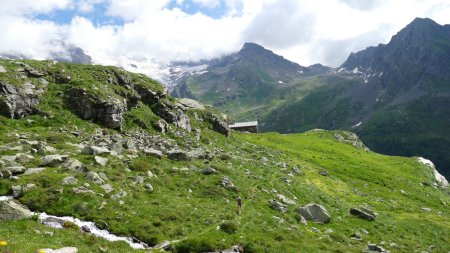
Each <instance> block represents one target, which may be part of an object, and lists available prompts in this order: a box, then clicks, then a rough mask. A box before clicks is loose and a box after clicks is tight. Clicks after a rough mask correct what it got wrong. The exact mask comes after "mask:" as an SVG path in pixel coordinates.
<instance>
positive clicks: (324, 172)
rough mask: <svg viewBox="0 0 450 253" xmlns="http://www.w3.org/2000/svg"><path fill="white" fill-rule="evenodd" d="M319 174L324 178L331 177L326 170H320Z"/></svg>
mask: <svg viewBox="0 0 450 253" xmlns="http://www.w3.org/2000/svg"><path fill="white" fill-rule="evenodd" d="M318 173H319V175H321V176H324V177H328V176H329V174H328V172H327V171H326V170H324V169H321V170H319V172H318Z"/></svg>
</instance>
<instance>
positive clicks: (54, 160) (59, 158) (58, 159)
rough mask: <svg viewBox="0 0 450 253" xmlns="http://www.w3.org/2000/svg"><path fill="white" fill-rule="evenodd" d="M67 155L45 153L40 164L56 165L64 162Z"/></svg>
mask: <svg viewBox="0 0 450 253" xmlns="http://www.w3.org/2000/svg"><path fill="white" fill-rule="evenodd" d="M68 158H69V156H67V155H46V156H44V157H42V165H44V166H49V167H56V166H59V165H61V164H62V163H64V162H65V161H66V160H67V159H68Z"/></svg>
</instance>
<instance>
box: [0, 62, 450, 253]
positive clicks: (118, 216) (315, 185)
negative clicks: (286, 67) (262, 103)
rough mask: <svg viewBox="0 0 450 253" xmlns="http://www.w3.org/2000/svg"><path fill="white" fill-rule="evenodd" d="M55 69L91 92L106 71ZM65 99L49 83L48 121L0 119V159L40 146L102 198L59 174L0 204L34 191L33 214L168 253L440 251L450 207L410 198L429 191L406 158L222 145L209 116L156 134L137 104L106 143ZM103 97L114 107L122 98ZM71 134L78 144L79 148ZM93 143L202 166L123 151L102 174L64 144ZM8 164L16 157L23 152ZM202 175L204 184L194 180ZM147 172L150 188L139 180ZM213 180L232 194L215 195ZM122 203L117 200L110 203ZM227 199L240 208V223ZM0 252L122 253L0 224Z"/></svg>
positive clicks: (65, 234) (272, 144)
mask: <svg viewBox="0 0 450 253" xmlns="http://www.w3.org/2000/svg"><path fill="white" fill-rule="evenodd" d="M1 64H2V65H7V64H4V63H3V62H1ZM36 64H41V63H39V62H37V63H36ZM63 66H64V68H66V69H71V70H70V71H73V73H78V75H79V76H80V78H81V77H82V76H94V75H95V76H96V77H95V78H100V79H98V80H99V82H101V83H102V85H104V84H105V83H107V79H108V77H109V75H108V74H105V73H110V72H109V71H110V68H109V67H100V66H92V72H90V70H91V69H90V67H89V66H78V65H73V66H72V65H63ZM102 69H103V70H104V71H105V73H103V74H102V71H101V70H102ZM130 75H131V74H130ZM0 78H1V76H0ZM115 85H116V84H108V86H113V87H114V86H115ZM148 85H149V87H150V86H151V85H153V83H150V84H148ZM66 88H68V86H65V85H59V84H57V83H54V82H50V83H49V84H48V87H47V89H46V93H45V94H44V96H42V102H41V104H40V106H41V107H40V108H41V109H42V110H44V111H46V112H51V115H53V116H52V117H47V118H44V117H42V116H38V115H34V116H29V117H27V118H24V119H16V120H13V119H8V118H5V117H0V123H1V124H0V157H1V156H3V155H14V154H15V153H17V152H18V151H14V150H10V149H8V148H5V147H6V146H15V145H18V144H17V142H19V141H20V135H23V134H26V135H27V137H28V140H29V141H32V140H45V141H46V142H47V143H48V144H49V145H51V146H53V147H55V148H56V149H57V153H59V154H67V155H69V156H70V157H71V158H75V159H78V160H79V161H81V162H83V164H85V165H86V166H87V168H88V169H89V170H90V171H94V172H97V173H104V174H105V175H106V177H107V178H108V180H107V183H109V184H110V185H111V186H112V187H113V189H114V190H113V191H112V192H111V193H106V192H105V191H104V190H103V189H102V188H101V187H100V186H99V185H97V184H95V183H93V182H91V181H89V180H87V179H86V176H85V174H82V173H77V172H73V171H69V170H66V169H61V168H47V169H46V170H45V171H44V172H42V173H41V174H34V175H27V176H20V177H19V178H18V179H17V180H15V181H10V180H6V179H1V180H0V194H1V195H4V194H11V190H10V189H11V186H12V185H26V184H30V183H33V184H36V186H37V188H36V189H34V190H31V191H29V192H26V193H25V194H24V196H23V197H21V198H20V199H19V201H20V202H22V203H23V204H26V205H27V206H29V207H30V208H31V209H33V210H34V211H39V212H47V213H49V214H54V215H71V216H75V217H77V218H80V219H83V220H89V221H94V222H95V223H96V224H97V225H98V226H99V227H102V228H107V229H108V230H109V231H111V232H112V233H114V234H117V235H123V236H135V237H137V238H139V239H140V240H142V241H144V242H147V243H149V244H150V245H155V244H157V243H161V242H163V241H166V240H168V241H174V240H176V241H178V242H174V243H172V246H171V249H170V251H172V252H201V251H212V250H223V249H226V248H230V247H231V246H232V245H241V246H242V247H243V248H244V249H245V252H298V251H299V250H301V251H303V252H361V251H362V250H363V249H364V248H365V247H366V245H367V243H368V242H369V241H370V242H374V243H381V242H382V241H384V242H386V245H387V246H386V245H385V247H386V248H388V249H389V250H391V252H410V251H413V250H416V249H417V250H427V249H428V247H429V246H430V245H434V246H435V251H436V252H446V251H449V250H450V242H449V238H448V236H446V235H448V234H450V219H449V217H450V213H449V209H448V206H446V204H445V203H450V197H449V194H448V190H442V189H436V188H434V187H432V186H421V183H424V182H426V183H427V184H426V185H431V184H432V183H433V178H432V173H431V170H430V169H428V168H427V167H425V166H423V165H421V164H419V163H418V162H417V161H416V159H414V158H404V157H391V156H384V155H380V154H377V153H374V152H370V151H364V150H363V149H361V148H357V147H354V146H352V145H349V144H346V143H343V142H339V141H337V140H336V139H335V137H334V134H335V133H336V132H328V131H310V132H306V133H302V134H290V135H282V134H276V133H266V134H258V135H254V134H238V133H233V135H232V136H231V137H229V138H226V137H224V136H223V135H221V134H218V133H216V132H214V131H213V130H212V127H211V124H210V123H209V122H208V121H207V120H205V119H207V118H208V117H209V116H208V115H211V114H216V112H215V111H213V110H209V109H208V110H206V111H201V110H188V115H189V117H190V121H191V126H192V128H193V129H194V131H192V132H191V133H187V132H183V131H181V130H179V129H176V128H175V126H174V125H173V124H171V125H170V129H171V130H170V131H169V132H168V133H166V134H161V133H157V132H156V131H155V130H154V129H153V128H152V127H151V126H152V123H153V122H154V121H156V120H158V119H159V117H158V116H156V115H155V114H154V113H153V112H152V111H151V110H150V108H149V107H148V106H147V105H145V104H142V103H140V104H139V107H138V108H134V109H130V110H129V111H128V112H127V114H126V116H125V119H126V122H125V124H124V130H123V132H118V131H116V130H111V129H104V128H102V127H101V126H99V125H97V124H95V123H92V122H89V121H84V120H81V119H79V118H78V117H76V116H75V115H74V114H72V113H71V112H70V111H68V110H66V109H65V107H64V100H63V99H61V98H60V97H59V96H58V94H59V92H61V91H62V90H64V89H66ZM110 88H111V90H110V91H111V92H114V93H115V94H116V95H117V96H119V97H122V95H123V93H121V92H117V93H116V90H114V88H112V87H110ZM108 89H109V88H108ZM110 91H106V92H110ZM99 96H100V95H99ZM168 101H172V100H171V99H170V98H169V100H168ZM195 130H199V131H195ZM71 131H78V132H80V136H79V137H76V136H75V135H72V134H71ZM102 131H104V132H107V133H108V134H109V135H114V134H119V133H120V134H122V135H123V136H125V138H128V137H127V134H129V133H131V131H142V132H144V133H146V134H148V135H152V136H155V135H159V136H160V137H162V138H164V139H166V140H170V142H172V143H174V144H177V146H178V147H179V148H182V149H190V148H201V149H203V150H205V151H207V152H209V154H210V156H211V157H212V158H210V159H193V160H192V161H173V160H169V159H167V158H166V157H163V158H156V157H150V156H145V154H144V153H143V152H142V151H132V150H125V151H124V152H122V154H121V155H122V157H120V156H119V157H117V156H111V155H106V156H105V157H107V158H108V159H109V161H108V163H107V164H106V166H99V165H97V164H96V163H95V162H94V156H91V155H83V154H80V153H79V152H78V149H77V148H76V147H74V146H73V145H71V144H70V143H73V144H78V143H81V142H83V141H86V140H89V139H90V138H91V137H92V135H93V134H94V133H96V132H102ZM197 133H200V136H197ZM341 134H342V133H341ZM342 135H344V134H342ZM344 136H345V135H344ZM197 137H199V138H198V139H197ZM20 152H27V149H26V147H25V149H24V150H23V151H20ZM32 155H33V159H31V160H30V161H28V162H26V163H24V164H23V165H24V166H26V167H36V166H40V165H41V164H40V158H41V157H42V155H39V154H32ZM207 167H213V168H214V169H215V171H216V172H215V173H213V174H211V175H203V174H202V170H203V169H205V168H207ZM294 168H298V169H299V170H300V172H299V173H298V171H296V170H294ZM320 170H326V171H327V172H328V174H329V176H327V177H324V176H322V175H319V174H318V172H319V171H320ZM149 171H151V172H152V173H153V174H155V175H156V177H149V176H148V172H149ZM68 176H74V177H76V178H77V179H78V183H77V184H76V185H71V186H68V185H62V179H63V178H65V177H68ZM137 176H141V177H143V178H144V184H139V183H135V180H134V179H135V178H136V177H137ZM224 177H228V178H229V180H231V182H232V183H233V184H234V185H235V186H236V188H237V190H232V189H226V188H224V187H223V186H221V182H222V180H223V178H224ZM86 183H88V184H89V186H88V188H89V189H90V190H92V191H94V192H95V193H97V194H90V193H87V194H75V193H73V191H72V188H73V187H80V186H83V185H85V184H86ZM145 184H151V185H152V186H153V189H154V190H153V191H151V192H150V191H148V190H147V189H146V187H145ZM422 185H424V184H422ZM61 190H62V191H61ZM401 190H403V191H405V192H406V193H407V194H403V193H402V192H401ZM123 192H126V193H127V194H126V196H125V194H122V197H120V196H118V194H119V193H123ZM276 194H283V195H285V196H286V197H288V198H292V199H295V200H296V204H295V205H291V206H288V209H289V211H288V212H286V213H280V212H278V211H276V210H273V209H271V208H270V206H269V204H268V201H269V200H271V199H274V198H276ZM119 195H120V194H119ZM237 197H241V198H242V200H243V207H242V212H241V213H240V214H238V206H237V201H236V199H237ZM308 203H318V204H321V205H323V206H325V207H326V209H327V210H328V211H329V213H330V214H331V216H332V220H331V222H330V223H329V224H326V225H324V224H315V223H313V222H308V225H306V226H304V225H302V224H301V223H299V221H298V218H299V217H298V215H297V214H296V212H295V211H294V210H295V208H297V207H300V206H302V205H305V204H308ZM360 205H364V206H365V205H370V207H371V209H373V210H374V211H375V212H376V213H378V217H377V219H376V220H375V221H374V222H367V221H364V220H361V219H358V218H355V217H352V216H351V215H350V214H349V209H350V208H351V207H355V206H360ZM422 207H428V208H431V210H432V211H431V212H424V211H422V210H421V208H422ZM330 229H331V230H332V231H331V230H330ZM34 230H39V231H40V232H39V233H37V232H35V231H34ZM46 231H52V232H54V235H53V237H47V236H45V233H44V232H46ZM326 231H328V232H326ZM355 232H357V233H360V234H361V235H362V236H363V240H362V241H356V240H352V239H351V238H350V237H351V235H352V234H353V233H355ZM364 232H368V233H367V234H366V233H364ZM0 240H6V241H8V243H9V247H10V250H12V251H13V252H20V251H23V252H33V251H35V250H36V249H38V248H46V247H50V248H58V247H63V246H76V247H78V248H79V250H80V252H101V251H102V252H104V251H106V252H131V251H132V249H131V248H130V247H129V246H128V245H126V244H124V243H111V242H107V241H105V240H102V239H99V238H95V237H92V236H89V235H87V234H84V233H82V232H80V231H79V230H78V229H76V228H68V229H63V230H54V229H51V228H47V227H44V226H43V225H41V224H39V223H38V222H36V221H34V220H23V221H9V222H1V225H0ZM391 242H395V243H396V244H397V245H398V247H397V248H394V247H389V246H388V245H389V243H391ZM102 249H103V250H102Z"/></svg>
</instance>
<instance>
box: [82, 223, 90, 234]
mask: <svg viewBox="0 0 450 253" xmlns="http://www.w3.org/2000/svg"><path fill="white" fill-rule="evenodd" d="M81 231H83V232H86V233H90V232H91V229H90V228H89V227H88V226H86V225H83V226H81Z"/></svg>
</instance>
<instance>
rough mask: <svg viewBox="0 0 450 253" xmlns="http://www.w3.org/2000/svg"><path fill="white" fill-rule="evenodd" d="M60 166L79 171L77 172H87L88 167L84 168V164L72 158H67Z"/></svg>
mask: <svg viewBox="0 0 450 253" xmlns="http://www.w3.org/2000/svg"><path fill="white" fill-rule="evenodd" d="M61 167H62V168H65V169H68V170H71V171H75V172H79V173H86V172H88V169H87V168H86V166H85V165H84V164H83V163H81V162H80V161H78V160H77V159H74V158H69V159H67V161H65V162H64V164H63V165H62V166H61Z"/></svg>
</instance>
